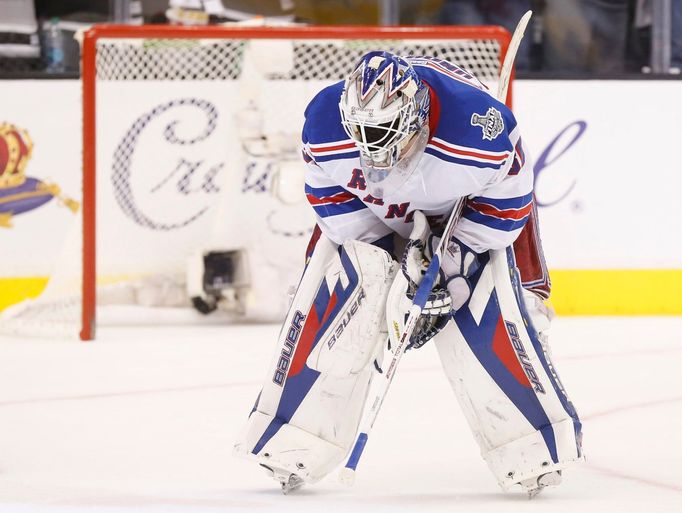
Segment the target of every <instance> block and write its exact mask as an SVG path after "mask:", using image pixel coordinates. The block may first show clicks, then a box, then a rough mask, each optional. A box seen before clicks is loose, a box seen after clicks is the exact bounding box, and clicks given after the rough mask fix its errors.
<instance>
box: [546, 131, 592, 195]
mask: <svg viewBox="0 0 682 513" xmlns="http://www.w3.org/2000/svg"><path fill="white" fill-rule="evenodd" d="M573 129H577V130H576V131H574V132H573V135H572V138H571V139H570V140H569V141H568V142H566V143H565V144H564V141H563V138H564V135H565V134H567V133H570V132H572V131H573ZM585 130H587V123H586V122H585V121H574V122H573V123H571V124H570V125H568V126H567V127H566V128H564V129H563V130H562V131H561V132H559V133H558V134H557V136H556V137H555V138H554V139H552V141H551V142H550V143H549V144H548V145H547V147H546V148H545V149H544V151H543V152H542V153H541V154H540V156H539V157H538V159H537V161H536V162H535V166H534V167H533V174H534V180H533V187H534V188H535V187H536V186H537V182H538V178H540V174H541V173H542V172H543V171H544V170H545V168H547V166H549V165H550V164H553V163H554V162H556V161H557V159H559V158H560V157H561V156H562V155H563V154H564V153H566V152H567V151H568V149H569V148H571V147H572V146H573V145H574V144H575V143H576V142H578V139H580V138H581V137H582V135H583V134H584V133H585ZM560 141H561V142H562V144H563V146H560V145H559V142H560ZM555 147H556V149H555ZM575 184H576V180H573V182H572V183H571V185H569V187H568V189H566V191H564V193H563V194H561V195H560V196H559V197H558V198H556V199H554V200H551V201H541V200H540V199H539V198H537V204H538V207H551V206H552V205H556V204H557V203H559V202H560V201H561V200H563V199H564V198H566V196H568V195H569V194H570V193H571V191H572V190H573V188H574V187H575Z"/></svg>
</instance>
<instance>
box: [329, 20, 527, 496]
mask: <svg viewBox="0 0 682 513" xmlns="http://www.w3.org/2000/svg"><path fill="white" fill-rule="evenodd" d="M532 14H533V13H532V11H528V12H526V14H524V15H523V16H522V17H521V19H520V20H519V23H518V25H517V26H516V29H515V30H514V35H513V36H512V38H511V41H510V42H509V48H508V49H507V54H506V55H505V57H504V62H503V63H502V69H501V70H500V81H499V84H498V88H497V98H498V100H499V101H501V102H503V103H504V101H505V98H506V96H507V89H508V88H509V79H510V76H511V71H512V67H513V65H514V58H515V57H516V52H517V51H518V49H519V45H520V44H521V39H523V34H524V32H525V30H526V26H527V25H528V21H529V20H530V17H531V15H532ZM463 207H464V198H460V200H459V201H458V202H457V203H456V205H455V207H454V208H453V210H452V213H451V214H450V218H449V219H448V222H447V225H446V226H445V230H444V231H443V237H441V239H440V241H439V242H438V247H437V248H436V251H435V252H434V254H433V257H432V259H431V263H430V264H429V266H428V268H427V269H426V273H425V274H424V276H423V277H422V280H421V283H420V284H419V287H417V292H416V293H415V295H414V299H413V301H412V306H411V307H410V310H409V314H408V317H407V321H405V327H404V328H403V331H402V334H401V335H400V338H399V339H398V342H397V344H396V347H395V350H394V352H393V357H392V358H391V361H390V363H389V365H388V367H386V371H385V372H383V373H382V374H380V375H379V376H376V378H375V379H379V380H381V381H380V382H379V383H378V384H377V385H376V386H373V387H372V388H371V389H372V390H374V391H375V393H374V395H370V396H369V398H368V399H369V400H370V401H371V403H370V404H371V406H370V408H369V410H367V411H366V412H365V414H364V415H363V417H362V420H361V422H360V426H359V427H358V435H357V437H356V439H355V444H354V445H353V450H352V451H351V453H350V456H349V457H348V461H347V462H346V466H345V467H344V468H342V469H341V472H340V474H339V478H340V480H341V482H342V483H344V484H346V485H348V486H351V485H352V484H353V482H354V481H355V470H356V468H357V466H358V463H359V461H360V457H361V456H362V452H363V450H364V449H365V445H366V444H367V440H368V438H369V432H370V431H371V430H372V426H373V425H374V421H375V420H376V418H377V415H378V414H379V410H380V409H381V406H382V404H383V402H384V398H385V397H386V394H387V393H388V389H389V387H390V386H391V382H392V381H393V376H395V371H396V369H397V368H398V364H399V363H400V359H401V358H402V356H403V353H404V352H405V348H406V347H407V344H408V342H409V340H410V338H411V337H412V333H413V332H414V329H415V326H416V325H417V321H418V320H419V317H420V316H421V313H422V310H423V309H424V305H425V304H426V301H427V299H428V296H429V293H430V292H431V290H432V289H433V285H434V284H435V282H436V278H437V277H438V271H439V269H440V262H441V259H442V258H443V252H444V251H445V243H446V242H447V241H448V240H450V237H451V235H452V231H453V229H454V227H455V224H456V223H457V221H458V220H459V217H460V215H461V212H462V208H463ZM372 384H373V385H374V384H375V383H374V382H373V383H372Z"/></svg>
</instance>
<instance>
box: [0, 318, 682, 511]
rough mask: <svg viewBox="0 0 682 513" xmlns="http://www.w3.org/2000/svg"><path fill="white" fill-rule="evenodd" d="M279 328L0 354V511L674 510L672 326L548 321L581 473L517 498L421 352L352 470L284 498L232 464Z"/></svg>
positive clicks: (180, 330)
mask: <svg viewBox="0 0 682 513" xmlns="http://www.w3.org/2000/svg"><path fill="white" fill-rule="evenodd" d="M277 331H278V327H277V326H274V325H270V326H237V327H220V326H207V327H201V328H197V327H191V326H183V327H167V328H164V329H161V328H151V327H137V328H122V327H121V328H107V329H101V330H100V332H99V333H98V336H99V340H98V341H97V342H95V343H90V344H83V343H77V342H55V341H39V340H33V341H29V340H10V339H6V338H5V339H0V512H3V513H4V512H8V513H35V512H47V513H58V512H59V513H61V512H102V513H119V512H121V513H122V512H125V513H132V512H136V513H137V512H142V513H151V512H155V513H156V512H162V511H163V512H174V513H185V512H186V513H190V512H191V513H208V512H211V513H213V512H247V511H248V512H259V513H260V512H263V513H265V512H274V511H277V512H280V513H286V512H294V511H295V512H297V513H298V512H315V513H320V512H322V513H330V512H334V511H352V512H354V513H357V512H365V511H371V512H377V513H378V512H391V513H399V512H430V511H434V512H435V511H437V512H445V511H447V512H466V513H476V512H484V513H488V512H491V513H492V512H494V513H507V512H523V513H528V512H543V513H561V512H566V513H582V512H594V513H611V512H618V513H624V512H642V513H653V512H677V513H680V512H682V318H648V319H631V318H630V319H628V318H608V319H605V318H601V319H599V318H585V319H581V318H560V319H557V321H556V322H555V324H554V327H553V330H552V346H553V351H554V359H555V363H556V365H557V367H558V370H559V374H560V375H561V377H562V379H563V382H564V384H565V386H566V387H567V389H568V391H569V394H570V395H571V397H572V399H573V402H574V403H575V405H576V406H577V408H578V411H579V413H580V414H581V417H582V420H583V423H584V449H585V452H586V454H587V457H588V462H587V463H586V464H584V465H582V466H580V467H576V468H574V469H571V470H569V471H567V472H565V479H564V483H563V484H562V485H561V486H560V487H559V488H557V489H551V490H548V491H546V492H544V493H543V494H541V495H540V496H538V497H536V498H535V499H533V500H532V501H528V500H527V499H526V498H525V496H524V495H522V494H521V493H513V494H512V493H507V494H505V493H503V492H502V491H500V489H499V488H498V487H497V484H496V483H495V482H494V480H493V478H492V476H491V474H490V473H489V472H488V470H487V468H486V466H485V464H484V463H483V460H482V459H481V458H480V456H479V455H478V453H477V447H476V445H475V443H474V440H473V438H472V436H471V434H470V433H469V430H468V427H467V426H466V424H465V422H464V419H463V416H462V415H461V413H460V411H459V408H458V405H457V403H456V401H455V399H454V395H453V394H452V392H451V390H450V388H449V385H448V383H447V381H446V378H445V376H444V375H443V373H442V371H441V369H440V364H439V361H438V358H437V355H436V352H435V348H434V347H431V346H427V347H424V348H423V349H422V350H420V351H414V352H411V353H408V354H407V355H406V357H405V358H404V359H403V362H402V368H401V369H400V371H399V373H398V375H397V377H396V380H395V382H394V387H393V389H392V390H391V393H390V395H389V397H388V399H387V402H386V404H385V406H384V411H382V413H381V416H380V418H379V420H378V421H377V424H376V426H375V430H374V432H373V434H372V437H371V438H370V441H369V444H368V446H367V449H366V451H365V455H364V458H363V461H362V462H361V465H360V467H359V471H358V476H357V480H356V485H355V487H354V488H344V487H343V486H342V485H340V484H338V482H337V480H336V474H333V475H331V476H329V477H328V478H327V479H325V480H324V481H322V482H321V483H319V484H318V485H316V486H313V487H308V488H304V489H302V490H300V491H298V492H297V493H294V494H292V495H289V496H283V495H282V494H281V493H280V491H279V490H278V488H277V485H276V483H275V482H274V481H271V480H270V479H269V478H267V477H266V475H265V473H264V472H263V471H262V470H261V469H260V468H258V467H257V466H256V465H254V464H253V463H252V462H248V461H244V460H239V459H236V458H234V457H233V456H232V455H231V448H232V444H233V441H234V439H235V437H236V434H237V432H238V430H239V429H240V428H241V425H242V423H243V421H244V420H245V418H246V416H247V414H248V413H249V411H250V409H251V407H252V405H253V402H254V399H255V397H256V395H257V393H258V390H259V383H260V381H261V378H262V376H263V375H264V372H265V369H266V367H267V365H268V363H269V359H270V353H271V351H272V347H273V344H274V341H275V337H276V335H277Z"/></svg>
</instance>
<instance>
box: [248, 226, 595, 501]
mask: <svg viewBox="0 0 682 513" xmlns="http://www.w3.org/2000/svg"><path fill="white" fill-rule="evenodd" d="M417 214H418V215H421V213H417ZM415 217H416V216H415ZM419 224H420V223H417V222H415V227H416V226H417V225H419ZM422 236H423V234H418V235H415V236H414V237H412V238H421V237H422ZM480 259H481V266H480V268H479V269H478V270H477V271H476V273H475V274H474V275H473V276H472V277H471V283H472V295H471V298H470V300H469V301H468V303H467V304H465V305H464V306H463V307H462V308H461V309H460V310H458V311H457V312H456V313H455V315H454V321H455V322H451V323H449V324H448V326H447V327H446V328H445V329H444V330H443V331H441V332H440V333H439V334H438V335H437V336H436V337H435V339H434V340H435V342H436V345H437V348H438V352H439V355H440V357H441V361H442V364H443V368H444V370H445V372H446V374H447V376H448V378H449V381H450V383H451V384H452V387H453V390H454V391H455V395H456V396H457V399H458V400H459V402H460V406H461V407H462V409H463V411H464V413H465V416H466V418H467V420H468V422H469V425H470V427H471V429H472V431H473V434H474V437H475V439H476V441H477V442H478V444H479V447H480V449H481V453H482V456H483V458H484V459H485V460H486V462H487V463H488V466H489V468H490V469H491V471H492V472H493V474H494V476H495V478H496V479H497V481H498V483H499V484H500V485H501V486H502V487H503V488H504V489H508V488H510V487H511V486H513V485H515V484H521V486H522V487H523V488H524V489H525V490H527V491H530V492H533V491H536V490H539V489H540V488H542V487H543V486H545V485H547V484H556V483H557V482H558V481H559V479H560V474H561V469H563V468H565V467H566V466H567V465H569V464H570V463H572V462H575V461H578V460H580V459H582V453H581V435H580V421H579V419H578V416H577V414H576V412H575V409H574V408H573V406H572V404H571V403H570V401H569V400H568V397H567V396H566V393H565V391H564V388H563V386H562V385H561V382H560V381H559V379H558V376H557V375H556V371H555V368H554V366H553V365H552V363H551V361H550V358H549V354H548V350H547V347H546V344H543V340H544V339H545V337H544V333H542V330H543V329H544V328H545V327H546V326H541V323H542V320H543V319H544V321H545V322H548V321H547V319H546V317H544V315H543V313H542V308H541V305H542V303H541V302H540V301H537V302H536V301H534V300H533V301H527V300H525V299H524V291H523V290H522V288H521V286H520V281H519V279H518V272H517V271H516V265H515V261H514V254H513V251H512V249H511V248H508V249H507V250H501V251H491V252H489V253H487V254H484V255H480ZM397 268H398V264H397V263H395V262H394V261H393V260H392V258H391V257H390V255H389V254H388V253H386V252H385V251H383V250H382V249H379V248H377V247H375V246H372V245H369V244H366V243H362V242H357V241H348V242H346V243H344V244H343V245H342V246H340V247H339V246H337V245H336V244H334V243H333V242H331V241H330V240H329V239H327V238H326V237H325V236H324V235H322V236H321V238H320V240H319V241H318V243H317V245H316V247H315V250H314V252H313V255H312V257H311V259H310V262H309V264H308V267H307V268H306V270H305V273H304V276H303V278H302V280H301V283H300V285H299V287H298V290H297V292H296V295H295V297H294V300H293V304H292V305H291V308H290V311H289V313H288V315H287V318H286V321H285V323H284V325H283V328H282V330H281V333H280V335H279V340H278V344H277V349H276V353H275V355H274V356H273V360H272V363H271V365H270V368H269V370H268V373H267V378H266V381H265V383H264V385H263V388H262V390H261V393H260V395H259V396H258V399H257V400H256V404H255V406H254V408H253V410H252V412H251V414H250V416H249V420H248V422H247V424H246V426H245V428H244V430H243V433H242V435H241V436H240V438H239V440H238V441H237V443H236V444H235V452H236V453H237V454H238V455H241V456H245V457H248V458H250V459H253V460H255V461H256V462H258V463H259V464H260V465H261V466H263V467H264V468H266V469H267V470H268V472H269V473H271V475H272V476H273V477H275V478H276V479H277V480H278V481H280V483H281V484H282V487H283V489H284V490H285V491H287V490H289V489H291V488H295V487H297V486H299V485H301V484H303V483H314V482H315V481H317V480H319V479H321V478H322V477H324V476H325V475H327V474H328V473H330V472H331V471H332V470H333V469H334V468H335V467H337V466H338V465H339V464H340V463H342V462H343V461H344V458H345V457H346V456H347V455H348V453H349V451H350V449H351V446H352V444H353V441H354V436H355V434H356V431H357V428H358V425H359V423H360V419H361V415H362V411H363V408H364V406H365V401H366V399H367V393H368V389H369V386H370V383H371V380H372V378H373V377H374V376H376V375H377V372H378V369H380V368H381V361H382V360H383V352H384V351H388V350H389V349H388V348H387V345H386V344H385V341H386V340H387V338H388V337H387V333H388V329H387V326H386V318H387V315H386V313H387V312H386V308H387V307H388V308H395V306H396V303H395V302H392V301H388V304H387V297H388V293H389V289H390V287H391V283H392V282H393V281H394V278H395V279H396V282H397V281H398V280H400V279H403V277H402V274H399V273H397ZM396 276H397V278H396ZM510 278H511V279H510ZM525 294H528V299H530V298H531V297H532V298H535V296H534V295H533V294H532V293H530V292H525ZM526 303H528V305H529V306H528V308H527V307H526ZM394 317H395V313H394V312H389V315H388V318H389V319H391V318H394ZM534 322H535V324H537V325H538V326H539V329H540V331H541V333H538V331H537V329H536V328H535V327H534ZM540 326H541V327H540Z"/></svg>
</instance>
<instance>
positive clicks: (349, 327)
mask: <svg viewBox="0 0 682 513" xmlns="http://www.w3.org/2000/svg"><path fill="white" fill-rule="evenodd" d="M396 271H397V264H396V263H395V262H393V260H392V259H391V257H390V255H389V254H388V253H387V252H385V251H384V250H382V249H380V248H377V247H375V246H372V245H370V244H366V243H362V242H358V241H348V242H346V243H344V244H343V246H340V247H338V246H337V245H336V244H334V243H333V242H331V241H330V240H329V239H327V238H326V237H324V235H323V236H322V237H321V238H320V240H319V242H318V244H317V245H316V247H315V250H314V253H313V255H312V257H311V259H310V261H309V263H308V266H307V267H306V270H305V272H304V275H303V278H302V279H301V282H300V284H299V287H298V290H297V292H296V295H295V297H294V300H293V303H292V305H291V308H290V311H289V313H288V315H287V318H286V320H285V322H284V325H283V328H282V331H281V333H280V335H279V338H278V343H277V349H276V353H275V356H274V358H273V360H272V363H271V365H270V368H269V370H268V374H267V378H266V381H265V383H264V385H263V388H262V391H261V394H260V395H259V397H258V400H257V402H256V405H255V407H254V410H253V412H252V413H251V415H250V417H249V420H248V422H247V425H246V427H245V429H244V431H243V434H242V435H241V436H240V439H239V440H238V441H237V443H236V444H235V452H236V453H237V454H238V455H241V456H246V457H248V458H251V459H255V460H256V461H257V462H258V463H260V464H261V465H263V466H265V467H267V468H269V469H275V470H277V471H279V472H275V475H278V474H279V475H281V474H282V472H283V471H284V472H289V473H291V474H295V475H297V476H299V477H300V478H301V479H303V480H304V481H305V482H308V483H312V482H315V481H317V480H319V479H320V478H322V477H324V475H326V474H327V473H329V472H330V471H331V470H332V469H333V468H334V467H335V466H336V465H338V464H339V463H340V462H341V461H342V460H343V458H344V456H345V455H346V454H347V453H348V451H349V450H350V447H351V445H352V443H353V438H354V436H355V432H356V430H357V426H358V424H359V422H360V417H361V414H362V410H363V407H364V403H365V401H366V398H367V390H368V387H369V384H370V380H371V377H372V376H373V375H374V372H375V371H374V370H373V362H374V360H375V359H376V358H377V357H378V355H379V354H380V353H381V351H382V347H383V344H384V342H385V341H386V338H387V332H386V322H385V304H386V297H387V295H388V290H389V288H390V284H391V282H392V281H393V277H394V276H395V274H396Z"/></svg>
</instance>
